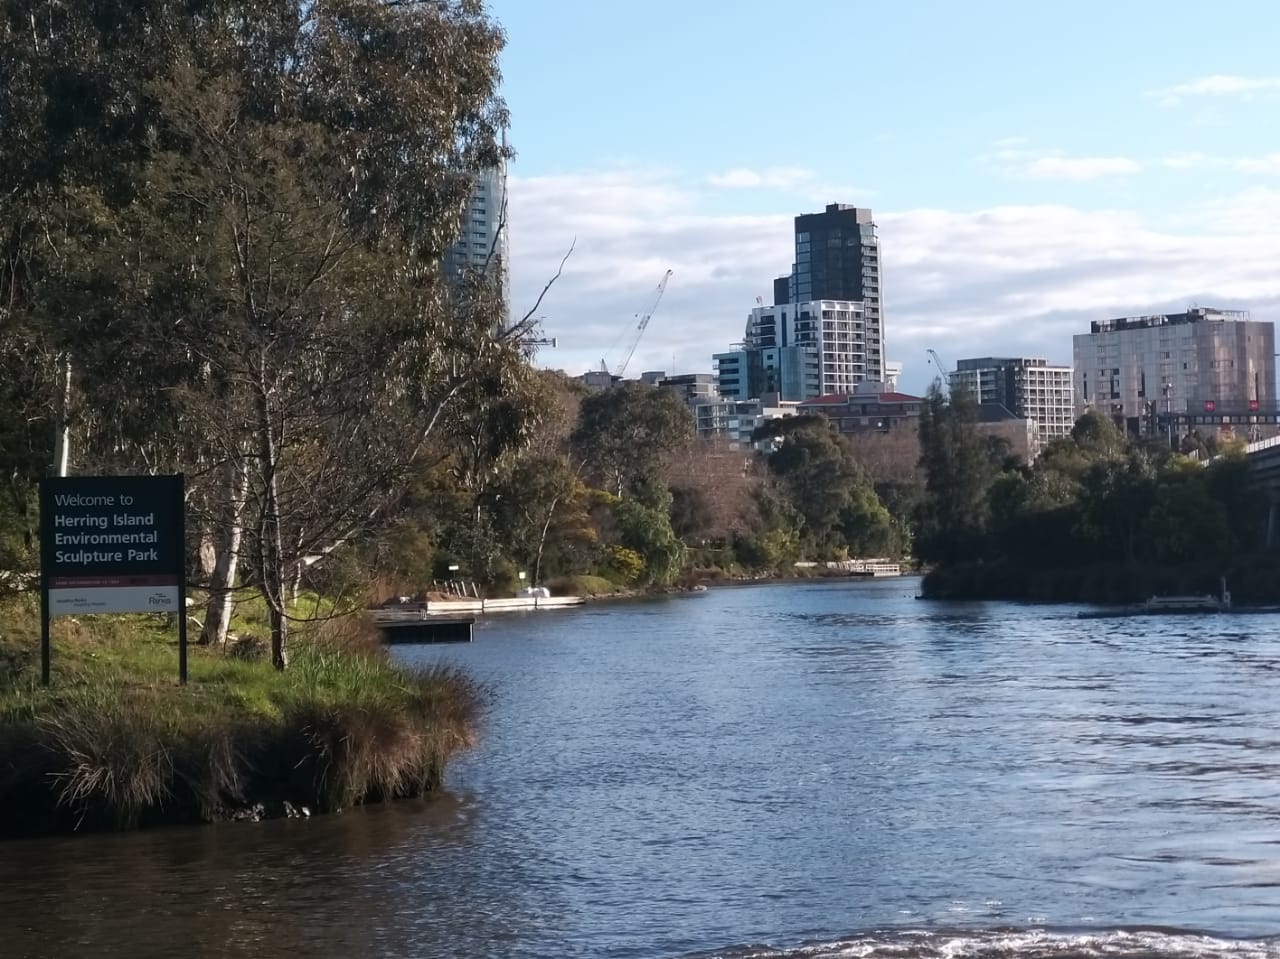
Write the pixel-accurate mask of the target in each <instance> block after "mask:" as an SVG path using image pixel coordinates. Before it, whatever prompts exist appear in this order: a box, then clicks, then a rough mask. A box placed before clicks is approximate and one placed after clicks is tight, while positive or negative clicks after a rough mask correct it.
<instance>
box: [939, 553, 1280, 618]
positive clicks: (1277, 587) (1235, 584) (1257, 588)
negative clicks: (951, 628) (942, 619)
mask: <svg viewBox="0 0 1280 959" xmlns="http://www.w3.org/2000/svg"><path fill="white" fill-rule="evenodd" d="M1223 576H1225V577H1226V579H1227V587H1228V589H1230V590H1231V595H1232V600H1233V602H1234V603H1235V604H1236V605H1241V606H1248V605H1274V604H1280V556H1277V555H1275V554H1256V555H1242V556H1238V557H1236V558H1234V559H1233V560H1232V561H1231V562H1230V563H1228V564H1225V565H1223V564H1221V563H1213V562H1208V563H1185V564H1180V565H1168V566H1153V565H1143V564H1138V563H1099V564H1098V565H1096V566H1086V567H1073V568H1065V569H1034V568H1029V567H1027V566H1026V565H1024V564H1016V563H1011V562H1002V561H996V562H987V563H963V564H957V565H955V566H948V567H942V568H938V569H934V570H932V571H930V572H929V573H928V574H927V575H926V576H925V578H924V582H923V583H922V584H921V592H922V594H923V595H924V596H925V598H927V599H964V600H970V599H972V600H1010V601H1021V602H1036V603H1135V602H1141V601H1143V600H1145V599H1147V598H1148V597H1151V596H1176V595H1197V594H1203V593H1215V594H1216V593H1217V592H1218V589H1219V582H1220V579H1221V577H1223Z"/></svg>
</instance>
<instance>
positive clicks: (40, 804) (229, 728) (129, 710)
mask: <svg viewBox="0 0 1280 959" xmlns="http://www.w3.org/2000/svg"><path fill="white" fill-rule="evenodd" d="M52 646H53V657H52V667H53V668H52V677H53V683H52V685H51V686H50V687H48V688H45V687H42V686H41V685H40V683H39V680H40V655H39V615H38V606H37V602H36V599H35V597H21V598H17V599H8V600H4V601H2V602H0V835H30V834H34V833H43V832H54V831H67V830H72V829H123V828H133V827H138V826H146V825H153V824H158V823H175V822H207V821H212V820H218V819H224V818H230V817H233V816H238V815H258V814H262V815H279V814H281V813H282V811H283V810H284V809H285V808H286V806H285V804H286V803H289V804H291V805H292V806H294V807H303V806H306V807H308V808H309V809H311V810H314V811H317V812H327V811H334V810H340V809H342V808H344V807H348V806H352V805H355V804H357V803H362V802H372V801H378V800H383V799H390V798H398V797H407V796H414V795H419V794H421V793H424V792H426V791H429V790H431V789H433V788H435V787H437V786H438V785H439V784H440V783H441V780H442V777H443V774H444V768H445V764H446V762H447V761H448V759H449V758H450V757H451V756H453V755H454V754H455V753H457V752H458V751H459V750H460V749H462V748H465V747H466V746H468V745H469V744H470V743H471V742H472V738H473V734H474V723H475V720H476V717H477V713H478V711H479V709H480V708H481V705H482V702H483V698H484V695H483V690H481V689H479V688H478V687H477V686H476V685H475V684H474V683H473V682H471V681H470V680H469V679H468V678H467V677H466V676H464V675H463V674H461V673H459V672H457V671H454V670H450V669H435V670H431V671H427V672H424V673H414V672H410V671H407V670H405V669H402V668H400V667H398V666H396V665H395V664H393V663H392V662H391V661H390V660H389V659H388V658H387V656H386V655H385V653H384V652H383V650H382V647H381V644H380V643H379V642H378V641H377V636H376V634H371V633H370V632H368V631H367V627H365V626H364V625H363V624H362V623H361V622H359V621H357V620H352V619H341V620H330V621H328V622H326V623H324V624H317V625H316V626H315V627H313V628H311V629H309V630H307V631H305V632H303V633H302V634H300V635H298V636H297V638H296V639H295V640H294V641H293V642H292V644H291V647H292V665H291V667H290V669H289V670H288V671H286V672H284V673H277V672H276V671H275V670H273V669H272V668H271V665H270V662H269V661H268V659H267V658H266V657H265V656H262V655H260V653H261V647H260V645H259V644H257V643H255V642H253V641H242V642H241V643H240V644H238V645H236V646H232V647H231V648H227V649H224V648H216V649H214V648H202V647H197V646H194V645H193V646H192V647H191V648H190V658H189V682H188V685H187V686H186V687H179V686H178V685H177V640H176V636H175V630H174V628H173V626H172V625H171V624H170V623H169V622H168V620H167V617H164V616H145V615H140V616H94V617H85V618H84V619H76V618H73V617H58V618H56V619H55V620H53V637H52ZM258 806H261V809H257V808H256V807H258Z"/></svg>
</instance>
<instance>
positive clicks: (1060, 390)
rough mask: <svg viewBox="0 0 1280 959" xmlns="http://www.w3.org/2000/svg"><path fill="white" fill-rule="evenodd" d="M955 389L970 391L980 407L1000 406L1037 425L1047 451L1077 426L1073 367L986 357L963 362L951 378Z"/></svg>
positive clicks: (1032, 359)
mask: <svg viewBox="0 0 1280 959" xmlns="http://www.w3.org/2000/svg"><path fill="white" fill-rule="evenodd" d="M948 380H949V382H950V386H951V388H952V389H953V390H954V389H957V388H963V389H965V390H967V391H968V392H969V393H970V394H971V395H972V396H973V397H974V398H975V399H976V400H977V401H978V402H979V403H999V404H1000V405H1001V406H1003V407H1005V409H1007V410H1008V411H1009V412H1010V413H1012V414H1014V415H1015V416H1018V417H1021V418H1022V419H1028V420H1032V421H1033V422H1034V423H1035V429H1036V435H1037V437H1038V439H1039V441H1040V447H1041V448H1043V447H1044V446H1045V444H1047V443H1048V442H1049V441H1050V440H1052V439H1054V438H1056V437H1059V436H1069V435H1070V434H1071V428H1072V427H1073V426H1074V425H1075V420H1076V413H1075V397H1074V393H1075V389H1074V386H1073V385H1072V370H1071V367H1069V366H1050V365H1049V362H1048V360H1043V359H1038V358H1032V357H1021V356H1020V357H1007V356H985V357H981V358H979V359H970V360H961V361H960V362H959V363H958V364H956V369H955V372H954V373H950V374H948Z"/></svg>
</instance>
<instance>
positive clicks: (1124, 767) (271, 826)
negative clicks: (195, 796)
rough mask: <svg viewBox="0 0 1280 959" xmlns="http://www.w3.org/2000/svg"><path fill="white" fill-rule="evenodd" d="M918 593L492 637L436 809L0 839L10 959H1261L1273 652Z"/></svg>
mask: <svg viewBox="0 0 1280 959" xmlns="http://www.w3.org/2000/svg"><path fill="white" fill-rule="evenodd" d="M918 586H919V584H918V582H917V581H915V580H911V579H903V580H881V581H878V582H871V583H856V582H840V583H834V584H831V583H824V584H814V585H804V584H800V585H784V586H753V587H739V588H726V589H715V590H711V591H710V592H707V593H704V594H695V595H689V596H682V597H676V598H671V599H666V600H659V601H645V602H632V603H619V604H597V605H592V606H589V607H586V608H584V609H580V610H573V611H565V612H540V613H536V614H531V615H512V617H511V618H493V619H491V620H489V621H486V622H484V623H482V624H480V625H479V627H478V629H477V633H476V639H475V642H474V643H471V644H467V645H450V646H421V647H399V648H398V649H397V655H401V656H403V657H404V658H405V659H406V660H409V661H412V662H420V663H432V662H439V661H445V662H450V663H456V664H460V665H462V666H464V667H465V668H466V669H468V670H469V671H470V672H472V673H473V674H474V675H475V676H476V677H477V678H479V679H481V680H483V681H485V682H487V683H489V684H491V685H492V687H493V689H494V693H495V697H494V704H493V706H492V708H491V710H490V713H489V715H488V717H487V719H486V721H485V724H484V726H483V729H482V742H481V745H480V746H479V747H478V748H477V749H476V750H475V751H473V752H472V753H470V754H469V755H467V756H466V757H465V758H463V759H462V760H460V761H458V762H456V763H455V764H454V765H453V766H452V767H451V769H450V773H449V788H448V790H447V793H446V794H444V795H441V796H439V797H437V798H435V799H433V800H428V801H424V802H411V803H400V804H394V805H391V806H387V807H382V808H377V809H369V810H360V811H356V812H352V813H348V814H345V815H342V816H333V817H318V818H315V819H311V820H307V821H275V822H267V823H261V824H226V825H220V826H215V827H207V828H201V829H169V830H160V831H153V832H148V833H143V834H134V835H124V836H112V835H108V836H90V837H80V838H72V839H52V840H39V841H23V842H13V843H6V844H4V845H0V933H2V935H0V956H5V957H7V956H23V957H39V959H45V957H64V956H81V955H83V956H94V957H96V959H115V957H121V959H123V957H130V959H137V957H145V956H171V955H182V956H184V957H193V959H198V957H267V959H276V957H285V956H288V957H291V959H292V957H312V956H314V957H323V959H328V957H333V959H338V957H343V959H346V957H366V956H367V957H374V956H378V957H382V956H385V957H437V956H458V957H526V956H527V957H548V959H550V957H569V956H589V957H619V959H630V957H645V959H648V957H671V959H677V957H679V959H685V957H697V959H710V957H726V959H745V957H774V956H779V957H781V956H797V957H798V956H805V957H813V959H823V957H845V956H848V957H854V956H859V957H862V956H867V957H879V956H883V957H902V959H906V957H916V956H919V957H935V956H937V957H960V956H982V957H996V956H1015V955H1016V956H1045V957H1065V956H1117V957H1129V956H1132V957H1138V956H1178V957H1181V956H1187V957H1191V956H1197V957H1199V956H1205V957H1218V956H1223V957H1227V956H1230V957H1237V956H1277V957H1280V938H1273V937H1277V936H1278V935H1280V637H1278V636H1277V628H1276V626H1277V623H1278V622H1280V621H1277V620H1276V619H1274V618H1272V617H1263V616H1257V617H1254V616H1206V617H1168V618H1165V617H1143V618H1134V619H1097V620H1079V619H1077V618H1076V617H1075V612H1076V610H1075V609H1073V608H1068V607H1047V608H1045V607H1028V606H1018V605H1012V604H1001V603H990V604H983V603H968V604H943V603H933V602H922V601H917V600H916V599H915V598H914V594H915V592H916V591H917V589H918Z"/></svg>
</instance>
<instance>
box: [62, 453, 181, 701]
mask: <svg viewBox="0 0 1280 959" xmlns="http://www.w3.org/2000/svg"><path fill="white" fill-rule="evenodd" d="M184 520H185V517H184V504H183V477H182V475H181V474H178V475H175V476H71V477H61V476H60V477H48V478H46V479H43V480H41V481H40V681H41V682H42V683H43V684H44V685H46V686H47V685H49V658H50V657H49V620H50V619H51V618H52V617H54V616H70V615H88V614H92V613H175V614H176V615H177V617H178V681H179V682H180V683H185V682H186V681H187V604H186V595H187V578H186V549H185V522H184Z"/></svg>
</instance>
